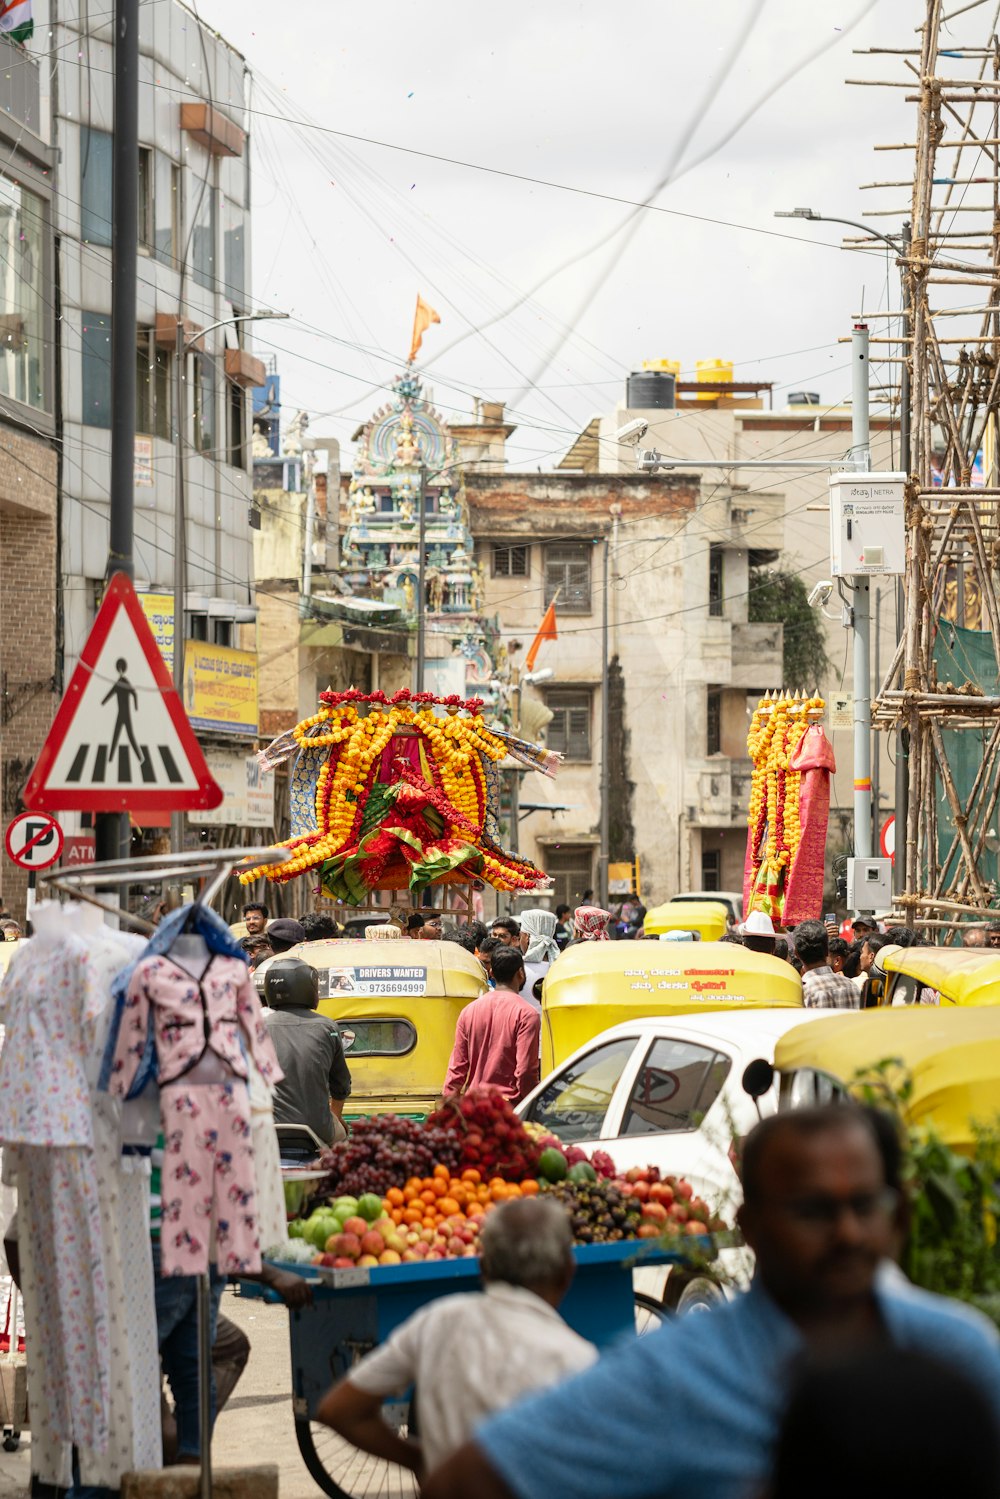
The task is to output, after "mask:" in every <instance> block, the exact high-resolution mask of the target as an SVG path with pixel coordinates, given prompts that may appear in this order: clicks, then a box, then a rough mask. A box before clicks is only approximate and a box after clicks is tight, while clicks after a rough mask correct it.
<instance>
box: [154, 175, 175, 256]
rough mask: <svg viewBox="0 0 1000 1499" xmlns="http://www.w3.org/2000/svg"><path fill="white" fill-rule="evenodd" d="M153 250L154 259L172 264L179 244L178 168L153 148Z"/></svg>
mask: <svg viewBox="0 0 1000 1499" xmlns="http://www.w3.org/2000/svg"><path fill="white" fill-rule="evenodd" d="M153 172H154V191H153V249H154V253H155V255H156V258H157V260H162V261H163V263H164V265H175V264H176V262H177V247H178V245H179V244H180V238H181V234H180V222H181V212H180V206H181V169H180V167H179V166H177V165H176V164H175V163H174V162H172V161H171V160H170V157H169V156H164V154H163V152H162V151H157V152H155V154H154V158H153Z"/></svg>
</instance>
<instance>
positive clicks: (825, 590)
mask: <svg viewBox="0 0 1000 1499" xmlns="http://www.w3.org/2000/svg"><path fill="white" fill-rule="evenodd" d="M832 593H833V584H832V583H831V582H830V580H829V578H821V579H820V581H819V582H818V583H817V584H816V585H815V587H814V588H812V589H810V592H809V599H808V603H809V606H810V608H812V609H825V608H826V606H827V604H828V603H829V602H830V595H831V594H832Z"/></svg>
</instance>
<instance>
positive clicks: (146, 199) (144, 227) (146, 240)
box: [136, 146, 153, 251]
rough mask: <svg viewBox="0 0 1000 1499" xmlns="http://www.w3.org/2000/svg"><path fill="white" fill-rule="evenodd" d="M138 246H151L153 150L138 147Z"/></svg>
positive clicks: (147, 247) (149, 247)
mask: <svg viewBox="0 0 1000 1499" xmlns="http://www.w3.org/2000/svg"><path fill="white" fill-rule="evenodd" d="M137 200H138V201H137V205H136V207H137V214H138V233H139V248H140V249H141V250H150V251H151V250H152V248H153V150H152V147H151V146H140V147H139V191H138V195H137Z"/></svg>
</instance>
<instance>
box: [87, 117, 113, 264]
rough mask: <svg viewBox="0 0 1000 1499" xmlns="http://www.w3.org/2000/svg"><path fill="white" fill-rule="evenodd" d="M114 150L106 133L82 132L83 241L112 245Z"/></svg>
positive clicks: (97, 131)
mask: <svg viewBox="0 0 1000 1499" xmlns="http://www.w3.org/2000/svg"><path fill="white" fill-rule="evenodd" d="M111 147H112V138H111V135H110V134H109V133H108V131H106V130H90V129H88V128H87V126H83V127H82V128H81V130H80V238H81V239H82V240H84V241H85V243H87V244H89V245H110V243H111Z"/></svg>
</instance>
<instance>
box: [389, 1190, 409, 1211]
mask: <svg viewBox="0 0 1000 1499" xmlns="http://www.w3.org/2000/svg"><path fill="white" fill-rule="evenodd" d="M385 1200H386V1202H388V1203H391V1204H392V1206H393V1207H394V1208H398V1207H401V1206H402V1204H403V1202H404V1201H405V1199H404V1197H403V1194H402V1192H401V1191H400V1190H399V1188H398V1187H390V1188H389V1190H388V1192H387V1193H386V1194H385Z"/></svg>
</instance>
